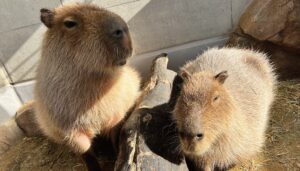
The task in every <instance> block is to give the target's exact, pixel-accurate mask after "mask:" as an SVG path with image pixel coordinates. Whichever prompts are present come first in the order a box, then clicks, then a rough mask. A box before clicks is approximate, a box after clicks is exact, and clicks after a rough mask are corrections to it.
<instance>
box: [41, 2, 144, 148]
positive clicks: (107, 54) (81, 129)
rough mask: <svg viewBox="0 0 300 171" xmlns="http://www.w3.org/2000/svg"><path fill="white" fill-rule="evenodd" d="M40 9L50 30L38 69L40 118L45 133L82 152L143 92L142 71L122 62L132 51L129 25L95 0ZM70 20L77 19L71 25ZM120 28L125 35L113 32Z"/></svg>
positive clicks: (120, 118)
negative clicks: (140, 74) (68, 25)
mask: <svg viewBox="0 0 300 171" xmlns="http://www.w3.org/2000/svg"><path fill="white" fill-rule="evenodd" d="M41 13H42V14H41V20H42V22H43V23H44V24H45V25H46V26H47V27H48V30H47V32H46V34H45V37H44V41H43V47H42V58H41V61H40V64H39V67H38V70H37V84H36V88H35V99H36V108H35V110H36V113H37V116H36V119H37V122H38V124H39V126H40V128H41V130H42V131H43V133H44V134H45V135H47V136H48V137H50V138H51V139H53V140H54V141H56V142H58V143H67V144H69V145H70V146H71V147H72V148H73V149H74V150H75V151H78V152H80V153H83V152H85V151H87V150H88V148H89V147H90V143H91V139H92V138H93V137H94V136H95V135H96V134H98V133H100V134H103V133H104V131H105V132H107V130H108V129H111V128H112V127H114V126H115V125H116V124H118V123H119V122H120V120H122V119H123V118H124V116H125V114H126V112H127V111H128V110H129V109H130V108H131V107H132V106H133V105H134V103H135V100H136V98H137V97H138V96H139V86H140V85H139V84H140V78H139V76H138V74H137V72H136V71H135V70H133V69H132V68H130V67H128V66H123V64H124V63H125V62H126V60H127V58H128V57H129V56H130V55H131V52H132V47H131V39H130V35H129V32H128V27H127V25H126V23H125V22H124V21H123V20H122V19H121V18H120V17H119V16H118V15H116V14H114V13H112V12H109V11H107V10H105V9H101V8H99V7H97V6H94V5H87V4H71V5H64V6H62V7H58V8H56V9H55V10H53V11H52V10H47V9H42V10H41ZM49 17H50V18H49ZM66 21H75V22H76V23H77V25H76V26H75V27H72V28H68V27H66V25H65V22H66ZM118 29H121V30H123V31H124V32H123V36H122V37H121V38H120V37H118V38H116V37H114V35H113V34H114V33H115V30H118Z"/></svg>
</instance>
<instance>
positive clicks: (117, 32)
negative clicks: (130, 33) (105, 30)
mask: <svg viewBox="0 0 300 171" xmlns="http://www.w3.org/2000/svg"><path fill="white" fill-rule="evenodd" d="M123 34H124V30H123V29H116V30H115V31H114V32H113V36H114V37H115V38H121V37H123Z"/></svg>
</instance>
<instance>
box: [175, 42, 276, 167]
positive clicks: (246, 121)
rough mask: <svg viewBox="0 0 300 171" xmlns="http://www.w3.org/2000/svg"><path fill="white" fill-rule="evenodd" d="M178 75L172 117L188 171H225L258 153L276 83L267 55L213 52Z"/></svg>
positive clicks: (243, 51)
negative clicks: (217, 170)
mask: <svg viewBox="0 0 300 171" xmlns="http://www.w3.org/2000/svg"><path fill="white" fill-rule="evenodd" d="M179 75H180V76H181V78H182V79H183V83H182V89H181V92H180V95H179V97H178V99H177V102H176V105H175V108H174V113H173V114H174V115H173V116H174V119H175V121H176V123H177V126H178V131H179V138H180V142H181V146H182V150H183V153H184V154H185V156H186V159H187V160H188V162H187V163H189V165H190V166H189V168H190V170H205V171H210V170H214V169H216V168H218V169H227V168H229V167H231V166H233V165H235V164H236V163H238V162H240V161H244V160H248V159H250V158H251V157H252V156H254V155H255V154H256V153H258V152H259V151H260V149H261V147H262V146H263V144H264V140H265V130H266V128H267V123H268V118H269V117H268V113H269V110H270V106H271V103H272V101H273V99H274V94H275V93H274V91H275V83H276V76H275V74H274V72H273V68H272V66H271V64H270V63H269V62H268V59H267V56H266V55H265V54H263V53H259V52H255V51H251V50H243V49H235V48H221V49H210V50H207V51H206V52H204V53H203V54H202V55H200V56H199V57H198V58H197V59H195V60H194V61H191V62H188V63H187V64H185V65H184V66H183V67H182V68H181V70H180V72H179Z"/></svg>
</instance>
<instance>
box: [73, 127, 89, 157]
mask: <svg viewBox="0 0 300 171" xmlns="http://www.w3.org/2000/svg"><path fill="white" fill-rule="evenodd" d="M91 144H92V140H91V138H90V137H89V136H88V135H86V134H84V133H81V132H78V133H76V134H75V135H74V137H73V138H72V142H71V146H73V147H74V148H75V149H74V150H75V151H78V152H79V153H81V154H82V153H85V152H87V151H88V150H89V149H90V147H91Z"/></svg>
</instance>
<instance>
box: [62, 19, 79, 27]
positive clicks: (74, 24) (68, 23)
mask: <svg viewBox="0 0 300 171" xmlns="http://www.w3.org/2000/svg"><path fill="white" fill-rule="evenodd" d="M64 25H65V26H66V27H67V28H73V27H75V26H77V23H76V22H75V21H69V20H67V21H64Z"/></svg>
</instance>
